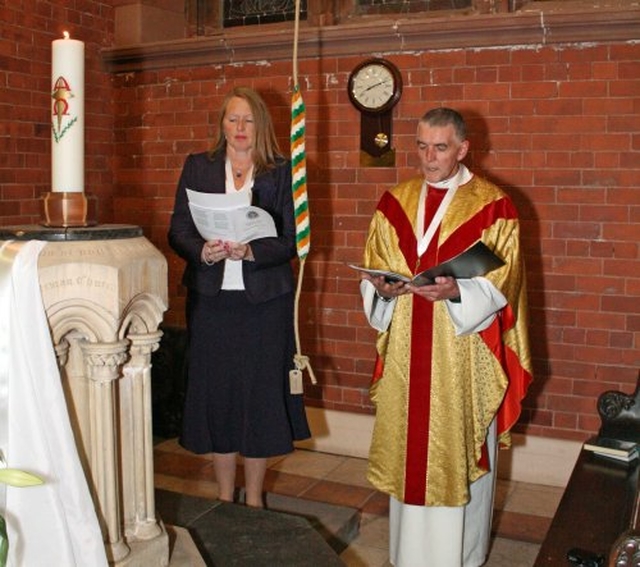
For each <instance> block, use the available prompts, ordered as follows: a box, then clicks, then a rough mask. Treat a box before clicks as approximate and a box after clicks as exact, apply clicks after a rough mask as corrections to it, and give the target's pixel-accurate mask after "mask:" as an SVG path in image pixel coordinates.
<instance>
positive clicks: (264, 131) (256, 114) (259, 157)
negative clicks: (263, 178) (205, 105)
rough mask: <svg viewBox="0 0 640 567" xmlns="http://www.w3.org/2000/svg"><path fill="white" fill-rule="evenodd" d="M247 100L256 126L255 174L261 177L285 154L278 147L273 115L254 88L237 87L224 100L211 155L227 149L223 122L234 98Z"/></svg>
mask: <svg viewBox="0 0 640 567" xmlns="http://www.w3.org/2000/svg"><path fill="white" fill-rule="evenodd" d="M235 97H237V98H241V99H243V100H246V101H247V103H248V104H249V107H250V108H251V114H252V115H253V121H254V125H255V146H254V148H253V164H254V168H255V174H256V175H259V174H260V173H263V172H264V171H266V170H268V169H271V168H273V167H274V165H275V163H276V160H277V158H282V157H283V154H282V152H281V151H280V147H279V146H278V140H277V138H276V133H275V130H274V128H273V121H272V119H271V113H270V112H269V109H268V108H267V105H266V104H265V102H264V100H263V98H262V97H261V96H260V95H259V94H258V93H257V92H256V91H254V90H253V89H252V88H249V87H235V88H233V89H232V90H231V91H230V92H229V93H228V94H227V95H226V96H225V98H224V101H223V102H222V108H221V109H220V116H219V119H218V139H217V140H216V142H215V145H214V147H213V149H212V150H211V152H210V155H211V156H213V154H215V153H217V152H220V151H223V150H225V149H226V147H227V140H226V138H225V136H224V128H223V121H224V117H225V114H226V112H227V107H228V106H229V101H231V99H232V98H235Z"/></svg>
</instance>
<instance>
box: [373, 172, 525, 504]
mask: <svg viewBox="0 0 640 567" xmlns="http://www.w3.org/2000/svg"><path fill="white" fill-rule="evenodd" d="M422 183H423V178H422V177H419V178H418V177H416V178H413V179H411V180H409V181H407V182H405V183H401V184H400V185H398V186H397V187H395V188H394V189H393V190H391V191H389V192H387V193H385V194H384V195H383V197H382V199H381V200H380V203H379V204H378V207H377V210H376V212H375V214H374V216H373V219H372V221H371V226H370V230H369V235H368V239H367V243H366V247H365V254H364V265H365V266H367V267H370V268H378V269H383V270H390V271H394V272H399V273H403V274H406V275H411V274H412V275H415V274H417V273H418V272H420V271H422V270H425V269H427V268H428V267H430V266H433V265H436V264H439V263H441V262H444V261H445V260H448V259H449V258H452V257H453V256H455V255H457V254H459V253H460V252H462V251H464V250H466V249H467V248H469V247H470V246H471V245H473V244H474V243H475V242H476V241H478V240H482V242H484V243H485V244H486V245H487V246H488V247H489V248H490V249H492V250H493V251H494V252H495V253H496V254H497V255H498V256H499V257H500V258H502V259H503V260H504V261H505V265H504V266H502V267H501V268H499V269H497V270H494V271H492V272H490V273H489V274H487V275H486V276H485V277H486V278H487V279H488V280H489V281H490V282H491V283H492V284H493V285H494V286H495V287H496V288H497V289H498V290H499V291H500V292H501V293H502V294H503V295H504V296H505V298H506V299H507V301H508V304H507V306H506V307H504V308H503V309H501V310H500V311H499V312H498V313H497V315H496V317H495V319H494V320H493V322H492V323H491V325H490V326H489V327H488V328H486V329H485V330H483V331H481V332H479V333H474V334H470V335H464V336H456V334H455V330H454V326H453V324H452V322H451V320H450V318H449V314H448V312H447V306H446V302H445V301H437V302H434V303H432V302H430V301H427V300H425V299H424V298H422V297H419V296H417V295H414V294H405V295H401V296H400V297H398V298H397V300H396V305H395V311H394V314H393V318H392V320H391V325H390V327H389V329H388V330H387V331H386V332H384V333H380V334H379V335H378V340H377V345H376V346H377V351H378V359H377V362H376V369H375V371H374V377H373V382H372V385H371V399H372V401H373V403H374V405H375V407H376V419H375V425H374V430H373V437H372V441H371V449H370V455H369V471H368V478H369V481H370V482H371V483H372V484H373V485H374V486H375V487H376V488H378V489H379V490H381V491H382V492H385V493H387V494H390V495H391V496H394V497H395V498H396V499H398V500H399V501H401V502H404V503H406V504H414V505H422V506H425V505H426V506H462V505H464V504H466V503H467V502H468V500H469V484H470V483H471V482H473V481H475V480H477V479H478V478H480V477H481V476H482V475H483V474H485V473H486V472H487V467H488V460H487V453H486V448H485V439H486V434H487V429H488V427H489V425H490V424H491V422H492V420H493V419H494V418H496V423H497V431H498V439H499V441H500V443H501V445H502V446H509V445H510V442H511V439H510V434H509V431H510V429H511V427H512V426H513V425H514V424H515V423H516V421H517V419H518V417H519V415H520V410H521V401H522V399H523V398H524V395H525V393H526V390H527V387H528V386H529V383H530V382H531V379H532V372H531V358H530V354H529V346H528V336H527V321H526V307H527V306H526V286H525V279H524V278H525V273H524V265H523V260H522V257H521V254H520V238H519V224H518V219H517V213H516V210H515V207H514V206H513V204H512V202H511V200H510V199H509V198H508V197H507V196H506V195H505V194H504V193H503V192H502V191H501V190H500V189H499V188H497V187H496V186H494V185H493V184H491V183H489V182H488V181H486V180H483V179H479V178H477V177H476V176H473V177H472V178H471V180H470V181H469V182H467V183H465V184H463V185H460V187H459V188H458V190H457V192H456V194H455V195H454V197H453V200H452V201H451V203H450V205H449V207H448V209H447V211H446V213H445V215H444V217H443V219H442V223H441V225H440V228H439V230H438V231H437V232H436V233H435V235H434V237H433V239H432V240H431V243H430V244H429V246H428V248H427V250H426V251H425V253H424V254H423V255H422V257H418V252H417V249H418V248H417V241H416V216H417V212H418V201H419V198H420V192H421V191H420V190H421V186H422ZM444 193H445V191H443V190H438V189H432V188H429V193H428V196H427V203H426V207H425V209H426V210H425V216H426V217H429V216H433V213H434V211H435V208H437V206H438V204H439V202H440V200H441V199H442V196H443V194H444ZM434 204H435V207H434ZM430 220H431V219H430V218H427V219H426V220H425V225H424V226H428V225H429V222H430Z"/></svg>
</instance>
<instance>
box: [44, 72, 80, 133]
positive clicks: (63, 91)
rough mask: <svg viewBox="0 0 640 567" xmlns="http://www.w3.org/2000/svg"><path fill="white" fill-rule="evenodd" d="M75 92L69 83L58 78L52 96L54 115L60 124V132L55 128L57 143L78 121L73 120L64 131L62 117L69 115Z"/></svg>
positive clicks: (62, 78)
mask: <svg viewBox="0 0 640 567" xmlns="http://www.w3.org/2000/svg"><path fill="white" fill-rule="evenodd" d="M73 96H74V95H73V92H72V90H71V87H70V86H69V83H68V82H67V80H66V79H65V78H64V77H58V78H57V80H56V83H55V85H54V86H53V93H52V94H51V98H53V115H54V116H55V117H56V118H57V123H58V131H57V132H56V129H55V127H54V129H53V135H54V137H55V139H56V142H57V141H58V140H60V138H62V136H64V133H65V132H66V131H67V130H68V129H69V128H71V126H72V125H73V123H74V122H75V121H76V120H77V119H78V118H77V117H75V118H73V119H72V120H71V122H69V124H67V125H66V126H65V128H64V130H62V117H63V116H68V115H69V99H71V98H73Z"/></svg>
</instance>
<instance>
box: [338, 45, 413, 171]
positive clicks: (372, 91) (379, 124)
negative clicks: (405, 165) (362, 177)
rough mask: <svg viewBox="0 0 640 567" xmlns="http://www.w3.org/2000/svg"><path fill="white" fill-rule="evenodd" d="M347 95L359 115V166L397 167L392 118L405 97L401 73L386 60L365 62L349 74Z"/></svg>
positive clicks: (377, 59)
mask: <svg viewBox="0 0 640 567" xmlns="http://www.w3.org/2000/svg"><path fill="white" fill-rule="evenodd" d="M348 93H349V100H350V101H351V103H352V104H353V105H354V106H355V107H356V109H357V110H358V111H359V112H360V164H361V165H369V166H390V165H394V164H395V150H393V148H392V147H391V134H392V120H391V118H392V110H393V107H394V106H395V105H396V104H397V103H398V101H399V100H400V96H401V95H402V75H401V74H400V71H399V70H398V68H397V67H396V66H395V65H394V64H393V63H391V62H390V61H387V60H386V59H380V58H375V57H374V58H371V59H367V60H365V61H362V62H361V63H359V64H358V65H356V66H355V67H354V68H353V70H352V71H351V73H350V74H349V83H348Z"/></svg>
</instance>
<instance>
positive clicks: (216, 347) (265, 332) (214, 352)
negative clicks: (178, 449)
mask: <svg viewBox="0 0 640 567" xmlns="http://www.w3.org/2000/svg"><path fill="white" fill-rule="evenodd" d="M187 327H188V332H189V372H188V381H187V394H186V400H185V411H184V416H183V426H182V436H181V438H180V443H181V445H182V446H183V447H185V448H186V449H188V450H190V451H193V452H194V453H210V452H215V453H235V452H238V453H240V454H241V455H243V456H245V457H254V458H259V457H272V456H276V455H284V454H286V453H290V452H291V451H293V441H294V440H296V441H297V440H302V439H308V438H309V437H310V432H309V426H308V424H307V418H306V414H305V409H304V403H303V397H302V395H298V394H297V395H291V394H290V393H289V370H291V369H292V368H294V363H293V356H294V353H295V337H294V328H293V294H287V295H283V296H280V297H277V298H275V299H272V300H271V301H267V302H265V303H260V304H257V305H255V304H251V303H249V302H248V301H247V298H246V295H245V293H244V291H222V292H220V293H219V294H218V295H217V296H213V297H212V296H205V295H201V294H197V293H195V292H193V291H192V290H190V291H189V297H188V300H187Z"/></svg>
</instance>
